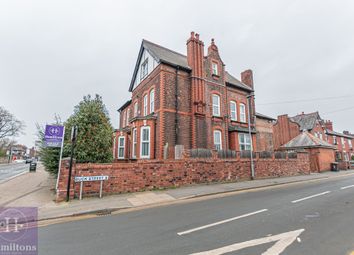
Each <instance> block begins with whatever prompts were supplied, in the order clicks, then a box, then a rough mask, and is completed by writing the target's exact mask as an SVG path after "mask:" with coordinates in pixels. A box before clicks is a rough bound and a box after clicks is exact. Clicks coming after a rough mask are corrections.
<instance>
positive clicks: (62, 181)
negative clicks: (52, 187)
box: [55, 158, 75, 202]
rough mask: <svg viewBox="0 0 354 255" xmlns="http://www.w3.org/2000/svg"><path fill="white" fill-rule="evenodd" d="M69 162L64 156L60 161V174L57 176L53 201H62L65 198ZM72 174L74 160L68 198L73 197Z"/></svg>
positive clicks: (73, 172)
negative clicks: (56, 187)
mask: <svg viewBox="0 0 354 255" xmlns="http://www.w3.org/2000/svg"><path fill="white" fill-rule="evenodd" d="M69 164H70V159H69V158H64V159H62V161H61V167H60V175H59V176H58V178H59V181H58V189H57V192H56V193H57V194H56V198H55V201H56V202H62V201H65V199H66V192H67V185H68V177H69ZM74 176H75V160H74V161H73V168H72V173H71V182H70V186H71V188H70V199H73V198H74Z"/></svg>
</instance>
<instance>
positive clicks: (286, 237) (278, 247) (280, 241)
mask: <svg viewBox="0 0 354 255" xmlns="http://www.w3.org/2000/svg"><path fill="white" fill-rule="evenodd" d="M303 231H305V229H298V230H294V231H290V232H286V233H282V234H279V235H275V236H269V237H263V238H259V239H255V240H250V241H246V242H242V243H235V244H231V245H228V246H225V247H221V248H218V249H214V250H209V251H203V252H198V253H193V254H190V255H222V254H225V253H229V252H233V251H238V250H241V249H245V248H249V247H253V246H257V245H261V244H265V243H272V242H276V243H275V244H274V245H273V246H272V247H270V248H269V249H268V250H266V251H265V252H263V253H262V255H279V254H280V253H282V252H283V251H284V250H285V249H286V247H288V246H289V245H290V244H292V243H293V242H294V241H295V240H296V239H297V238H298V236H299V235H300V234H301V233H302V232H303Z"/></svg>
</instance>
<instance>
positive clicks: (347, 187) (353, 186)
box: [340, 185, 354, 190]
mask: <svg viewBox="0 0 354 255" xmlns="http://www.w3.org/2000/svg"><path fill="white" fill-rule="evenodd" d="M349 188H354V185H349V186H345V187H341V188H340V189H341V190H343V189H349Z"/></svg>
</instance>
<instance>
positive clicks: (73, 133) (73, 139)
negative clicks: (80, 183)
mask: <svg viewBox="0 0 354 255" xmlns="http://www.w3.org/2000/svg"><path fill="white" fill-rule="evenodd" d="M76 136H77V126H73V127H72V128H71V154H70V165H69V177H68V186H67V189H66V202H69V200H70V182H71V172H72V169H73V157H74V149H75V143H76Z"/></svg>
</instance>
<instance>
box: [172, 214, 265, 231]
mask: <svg viewBox="0 0 354 255" xmlns="http://www.w3.org/2000/svg"><path fill="white" fill-rule="evenodd" d="M266 211H268V209H262V210H259V211H255V212H251V213H247V214H244V215H240V216H237V217H233V218H230V219H226V220H222V221H218V222H215V223H211V224H208V225H204V226H201V227H198V228H193V229H190V230H186V231H183V232H179V233H177V235H180V236H181V235H185V234H189V233H192V232H195V231H198V230H202V229H206V228H210V227H214V226H217V225H220V224H224V223H227V222H230V221H234V220H238V219H242V218H245V217H248V216H252V215H255V214H258V213H262V212H266Z"/></svg>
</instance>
